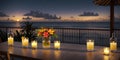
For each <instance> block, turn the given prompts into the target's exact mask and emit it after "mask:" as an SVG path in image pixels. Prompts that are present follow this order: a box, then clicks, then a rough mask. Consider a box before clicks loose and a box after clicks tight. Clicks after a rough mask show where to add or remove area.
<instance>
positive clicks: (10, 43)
mask: <svg viewBox="0 0 120 60" xmlns="http://www.w3.org/2000/svg"><path fill="white" fill-rule="evenodd" d="M13 43H14V39H13V37H12V36H10V37H8V45H11V46H12V45H13Z"/></svg>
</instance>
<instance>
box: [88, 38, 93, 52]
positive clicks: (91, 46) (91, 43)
mask: <svg viewBox="0 0 120 60" xmlns="http://www.w3.org/2000/svg"><path fill="white" fill-rule="evenodd" d="M87 50H88V51H92V50H94V41H92V40H88V41H87Z"/></svg>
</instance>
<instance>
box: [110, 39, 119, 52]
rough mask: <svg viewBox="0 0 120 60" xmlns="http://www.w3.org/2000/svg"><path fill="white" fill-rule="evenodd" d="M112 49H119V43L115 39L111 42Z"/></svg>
mask: <svg viewBox="0 0 120 60" xmlns="http://www.w3.org/2000/svg"><path fill="white" fill-rule="evenodd" d="M110 50H111V51H115V50H117V43H116V42H115V41H112V42H110Z"/></svg>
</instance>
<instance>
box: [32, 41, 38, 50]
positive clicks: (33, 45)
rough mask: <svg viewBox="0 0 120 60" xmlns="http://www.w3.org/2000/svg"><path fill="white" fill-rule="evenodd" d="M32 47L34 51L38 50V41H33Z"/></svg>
mask: <svg viewBox="0 0 120 60" xmlns="http://www.w3.org/2000/svg"><path fill="white" fill-rule="evenodd" d="M31 46H32V48H33V49H35V48H37V41H33V42H32V43H31Z"/></svg>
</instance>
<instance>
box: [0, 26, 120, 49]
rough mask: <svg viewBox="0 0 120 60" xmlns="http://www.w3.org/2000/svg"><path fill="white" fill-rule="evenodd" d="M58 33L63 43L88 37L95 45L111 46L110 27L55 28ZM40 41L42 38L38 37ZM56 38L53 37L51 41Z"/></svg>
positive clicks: (119, 31) (119, 36)
mask: <svg viewBox="0 0 120 60" xmlns="http://www.w3.org/2000/svg"><path fill="white" fill-rule="evenodd" d="M36 29H38V28H36ZM54 29H55V30H56V33H57V34H58V39H59V40H60V41H61V42H62V43H73V44H86V41H87V40H88V39H92V40H94V41H95V45H100V46H109V39H110V33H109V32H110V30H109V29H80V28H54ZM0 30H2V31H5V32H7V33H8V32H9V31H10V30H11V31H13V32H15V30H18V31H19V30H21V28H19V27H1V28H0ZM114 31H115V36H116V38H117V43H118V46H119V47H120V29H114ZM38 41H39V42H41V40H39V39H38ZM53 41H54V40H53V39H51V42H53Z"/></svg>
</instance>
